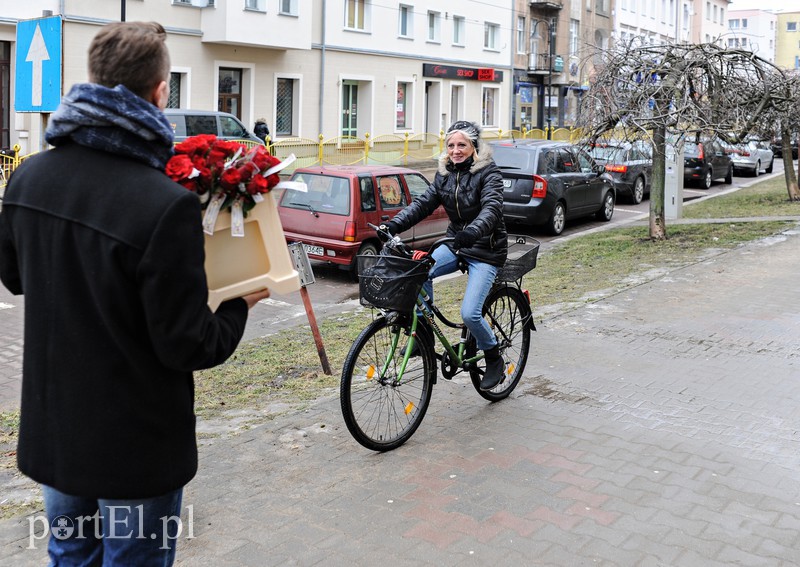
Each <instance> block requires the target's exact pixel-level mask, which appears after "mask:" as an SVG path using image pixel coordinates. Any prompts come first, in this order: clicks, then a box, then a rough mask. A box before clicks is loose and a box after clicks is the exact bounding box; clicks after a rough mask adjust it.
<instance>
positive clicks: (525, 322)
mask: <svg viewBox="0 0 800 567" xmlns="http://www.w3.org/2000/svg"><path fill="white" fill-rule="evenodd" d="M483 313H484V319H486V322H487V323H489V327H491V328H492V330H493V331H494V335H495V337H496V338H497V344H498V345H499V346H500V353H501V354H502V356H503V360H504V362H505V374H504V376H503V380H502V381H501V382H500V383H499V384H498V385H497V386H496V387H495V388H493V389H491V390H488V391H484V390H481V389H480V383H481V378H482V377H483V374H484V371H485V368H486V362H485V361H484V360H480V361H479V362H478V365H477V368H475V369H472V370H470V377H471V378H472V385H473V386H475V389H476V390H477V391H478V393H479V394H480V395H481V396H483V397H484V398H485V399H487V400H489V401H492V402H496V401H499V400H502V399H504V398H507V397H508V396H509V394H511V392H513V391H514V388H516V387H517V384H518V383H519V379H520V378H521V377H522V371H523V370H524V369H525V364H526V363H527V362H528V351H529V350H530V347H531V327H532V326H533V323H532V317H533V316H532V314H531V308H530V304H529V303H528V300H527V298H526V297H525V295H524V294H523V293H522V292H521V291H520V290H518V289H517V288H515V287H509V286H501V287H498V288H497V289H495V290H493V291H492V292H491V293H489V297H487V298H486V302H485V303H484V304H483ZM467 347H468V354H470V353H474V352H476V346H475V338H474V337H470V340H469V343H468V345H467Z"/></svg>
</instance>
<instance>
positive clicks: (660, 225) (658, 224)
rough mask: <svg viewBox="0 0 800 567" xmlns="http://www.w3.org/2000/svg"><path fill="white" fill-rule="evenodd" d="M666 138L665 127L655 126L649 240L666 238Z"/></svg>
mask: <svg viewBox="0 0 800 567" xmlns="http://www.w3.org/2000/svg"><path fill="white" fill-rule="evenodd" d="M666 138H667V136H666V127H664V126H658V127H656V128H655V130H654V131H653V177H652V184H651V186H650V240H666V239H667V225H666V223H665V222H664V185H665V183H664V180H665V176H666V172H667V167H666V160H667V141H666Z"/></svg>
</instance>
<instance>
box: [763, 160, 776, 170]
mask: <svg viewBox="0 0 800 567" xmlns="http://www.w3.org/2000/svg"><path fill="white" fill-rule="evenodd" d="M773 165H775V158H772V159H771V160H769V165H768V166H767V169H766V170H765V171H766V172H767V173H772V166H773Z"/></svg>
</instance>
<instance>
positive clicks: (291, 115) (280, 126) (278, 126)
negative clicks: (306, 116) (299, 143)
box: [273, 78, 300, 136]
mask: <svg viewBox="0 0 800 567" xmlns="http://www.w3.org/2000/svg"><path fill="white" fill-rule="evenodd" d="M295 83H297V80H296V79H286V78H280V79H278V84H277V85H276V90H275V128H274V129H273V130H274V132H273V136H296V135H297V111H296V108H297V93H298V92H299V90H300V89H297V88H295Z"/></svg>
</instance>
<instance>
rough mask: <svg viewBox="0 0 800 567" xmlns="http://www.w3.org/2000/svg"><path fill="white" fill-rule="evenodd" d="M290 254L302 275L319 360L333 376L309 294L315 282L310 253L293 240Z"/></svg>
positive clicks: (304, 304) (327, 372)
mask: <svg viewBox="0 0 800 567" xmlns="http://www.w3.org/2000/svg"><path fill="white" fill-rule="evenodd" d="M289 255H290V256H291V257H292V262H293V263H294V267H295V269H296V270H297V273H298V274H299V275H300V286H301V287H300V297H301V298H302V299H303V306H304V307H305V308H306V316H307V317H308V323H309V325H311V334H312V335H313V336H314V343H315V344H316V345H317V354H318V355H319V361H320V363H321V364H322V371H323V372H324V373H325V374H327V375H328V376H331V375H332V374H333V372H332V371H331V365H330V363H329V362H328V355H327V354H326V353H325V345H324V344H323V343H322V335H320V332H319V327H318V326H317V318H316V317H315V316H314V308H313V307H312V306H311V298H310V297H309V295H308V290H307V289H306V286H307V285H308V284H312V283H314V281H315V280H314V271H313V270H312V269H311V262H309V261H308V255H307V254H306V250H305V248H303V243H302V242H293V243H291V244H289Z"/></svg>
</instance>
